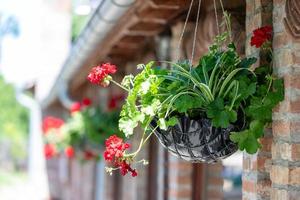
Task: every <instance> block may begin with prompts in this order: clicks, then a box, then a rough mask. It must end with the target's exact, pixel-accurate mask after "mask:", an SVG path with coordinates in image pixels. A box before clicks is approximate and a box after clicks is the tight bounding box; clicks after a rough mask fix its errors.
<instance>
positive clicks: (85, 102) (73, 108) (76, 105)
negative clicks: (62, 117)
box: [70, 98, 92, 113]
mask: <svg viewBox="0 0 300 200" xmlns="http://www.w3.org/2000/svg"><path fill="white" fill-rule="evenodd" d="M91 104H92V101H91V100H90V99H89V98H84V99H83V100H82V103H80V102H75V103H73V104H72V105H71V108H70V112H71V113H76V112H79V111H81V109H82V107H88V106H90V105H91Z"/></svg>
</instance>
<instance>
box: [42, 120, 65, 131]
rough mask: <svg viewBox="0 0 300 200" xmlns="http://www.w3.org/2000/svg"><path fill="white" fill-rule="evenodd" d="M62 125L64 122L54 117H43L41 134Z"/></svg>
mask: <svg viewBox="0 0 300 200" xmlns="http://www.w3.org/2000/svg"><path fill="white" fill-rule="evenodd" d="M63 124H64V121H63V120H62V119H60V118H56V117H51V116H48V117H45V118H44V120H43V125H42V129H43V133H44V134H46V133H47V132H48V131H49V130H51V129H59V128H60V127H61V126H62V125H63Z"/></svg>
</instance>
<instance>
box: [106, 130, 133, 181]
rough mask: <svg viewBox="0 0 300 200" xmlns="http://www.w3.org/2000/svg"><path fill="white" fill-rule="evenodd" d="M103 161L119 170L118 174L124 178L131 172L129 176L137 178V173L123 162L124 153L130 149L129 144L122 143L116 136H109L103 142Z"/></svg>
mask: <svg viewBox="0 0 300 200" xmlns="http://www.w3.org/2000/svg"><path fill="white" fill-rule="evenodd" d="M105 147H106V149H105V151H104V159H105V160H106V161H108V162H113V164H114V165H115V166H116V167H118V168H120V172H121V174H122V175H123V176H125V175H126V174H127V173H128V172H131V176H133V177H135V176H137V171H136V170H135V169H132V168H131V167H130V164H128V163H127V162H126V160H124V158H123V156H124V152H125V150H126V149H129V148H130V144H128V143H124V142H123V140H122V139H121V138H119V137H117V136H116V135H112V136H110V137H109V138H108V139H107V140H106V142H105Z"/></svg>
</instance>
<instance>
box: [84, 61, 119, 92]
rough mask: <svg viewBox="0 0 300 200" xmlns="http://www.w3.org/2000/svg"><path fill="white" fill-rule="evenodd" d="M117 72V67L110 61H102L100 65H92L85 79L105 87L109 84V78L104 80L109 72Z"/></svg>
mask: <svg viewBox="0 0 300 200" xmlns="http://www.w3.org/2000/svg"><path fill="white" fill-rule="evenodd" d="M116 72H117V67H116V66H115V65H112V64H110V63H104V64H102V65H101V66H96V67H93V68H92V70H91V72H90V73H89V75H88V77H87V79H88V80H89V81H90V82H91V83H93V84H96V85H98V84H100V85H102V86H104V87H106V86H107V85H108V84H109V80H105V79H106V78H107V77H108V75H109V74H114V73H116Z"/></svg>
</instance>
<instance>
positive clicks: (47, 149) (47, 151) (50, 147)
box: [44, 144, 56, 159]
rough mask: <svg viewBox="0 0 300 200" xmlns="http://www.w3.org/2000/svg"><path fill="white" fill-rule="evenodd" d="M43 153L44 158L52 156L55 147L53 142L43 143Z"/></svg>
mask: <svg viewBox="0 0 300 200" xmlns="http://www.w3.org/2000/svg"><path fill="white" fill-rule="evenodd" d="M44 154H45V157H46V159H50V158H52V157H53V156H54V155H55V154H56V148H55V146H54V145H53V144H45V146H44Z"/></svg>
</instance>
